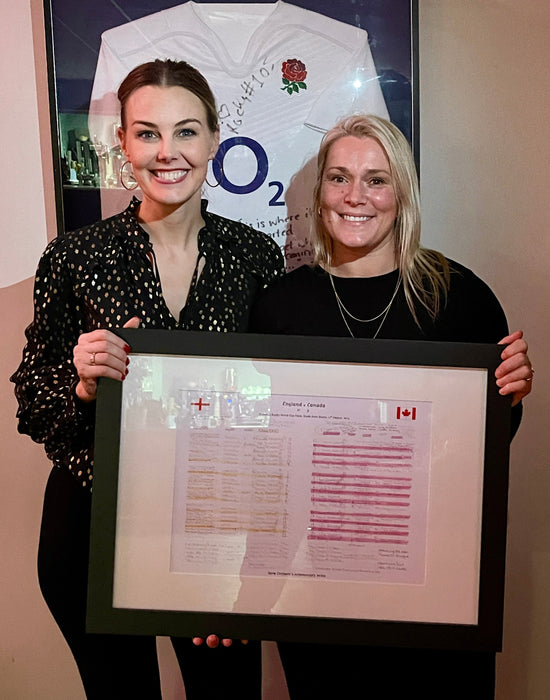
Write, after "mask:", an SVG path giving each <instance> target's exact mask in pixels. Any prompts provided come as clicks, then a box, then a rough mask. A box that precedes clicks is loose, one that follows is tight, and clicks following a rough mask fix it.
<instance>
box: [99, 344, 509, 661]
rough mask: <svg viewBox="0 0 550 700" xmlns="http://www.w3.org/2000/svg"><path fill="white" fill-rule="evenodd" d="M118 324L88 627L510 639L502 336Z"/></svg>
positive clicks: (102, 405)
mask: <svg viewBox="0 0 550 700" xmlns="http://www.w3.org/2000/svg"><path fill="white" fill-rule="evenodd" d="M120 333H121V335H122V336H123V337H124V338H125V339H126V341H127V342H128V344H129V345H130V346H131V347H132V354H131V359H130V373H129V374H128V376H127V378H126V380H125V381H124V382H117V381H114V380H102V381H101V383H100V387H99V394H98V401H97V421H96V448H95V467H94V469H95V476H94V489H93V505H92V535H91V555H90V579H89V601H88V629H89V630H90V631H92V632H117V633H130V634H134V633H135V634H162V635H176V636H195V635H206V634H209V633H213V632H214V633H219V634H221V635H223V636H229V637H234V638H248V639H277V640H296V641H308V640H309V641H314V640H315V641H325V640H326V641H329V640H330V641H334V640H335V639H337V640H339V641H341V642H343V643H365V644H376V645H402V646H420V647H426V648H429V647H441V648H468V649H486V650H496V649H498V648H500V644H501V635H502V607H503V589H504V557H505V532H506V504H507V483H508V448H509V430H510V410H509V406H510V401H509V400H507V399H505V398H503V397H501V396H500V395H499V394H498V390H497V387H496V384H495V382H494V377H493V375H494V370H495V369H496V367H497V365H498V363H499V361H500V359H499V355H500V349H499V348H498V346H496V345H472V344H460V343H435V342H409V341H387V340H376V341H371V340H359V339H349V338H312V337H293V336H268V335H252V334H250V335H246V334H230V333H227V334H225V333H206V332H204V333H198V332H184V331H155V330H133V331H132V330H123V331H121V332H120Z"/></svg>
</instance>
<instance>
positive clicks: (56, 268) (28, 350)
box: [11, 199, 284, 487]
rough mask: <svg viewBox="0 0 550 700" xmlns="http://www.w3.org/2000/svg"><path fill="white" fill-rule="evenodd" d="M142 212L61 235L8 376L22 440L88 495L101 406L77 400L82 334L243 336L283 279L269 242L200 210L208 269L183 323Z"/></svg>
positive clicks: (49, 254)
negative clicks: (135, 331)
mask: <svg viewBox="0 0 550 700" xmlns="http://www.w3.org/2000/svg"><path fill="white" fill-rule="evenodd" d="M138 206H139V201H138V200H137V199H134V200H133V201H132V203H131V204H130V206H129V207H128V209H126V211H124V212H122V213H121V214H118V215H116V216H114V217H111V218H110V219H106V220H104V221H100V222H98V223H96V224H94V225H92V226H88V227H85V228H82V229H79V230H78V231H75V232H73V233H68V234H65V235H62V236H59V237H58V238H56V239H55V240H53V241H52V242H51V243H50V245H49V246H48V247H47V248H46V250H45V252H44V254H43V256H42V258H41V260H40V263H39V266H38V270H37V273H36V278H35V288H34V319H33V321H32V323H31V325H30V326H29V327H28V328H27V330H26V331H25V335H26V337H27V344H26V346H25V349H24V351H23V359H22V362H21V364H20V366H19V368H18V369H17V371H16V372H15V373H14V375H13V376H12V377H11V381H12V382H14V383H15V385H16V386H15V394H16V397H17V400H18V402H19V410H18V412H17V417H18V419H19V424H18V429H19V432H21V433H26V434H28V435H30V436H31V437H32V439H33V440H35V441H36V442H39V443H43V444H44V447H45V450H46V454H47V455H48V457H49V458H50V459H51V460H52V461H53V463H54V464H55V465H56V466H59V467H62V468H67V469H69V470H70V471H71V472H72V473H73V474H74V476H75V477H76V478H77V479H78V480H79V482H80V483H81V484H82V485H83V486H84V487H89V486H90V484H91V481H92V472H93V434H94V412H95V406H94V403H93V402H92V404H83V403H81V402H80V401H79V400H78V399H77V398H76V395H75V393H74V390H75V386H76V384H77V383H78V377H77V374H76V370H75V368H74V365H73V362H72V351H73V347H74V346H75V345H76V343H77V341H78V337H79V336H80V335H81V333H86V332H89V331H92V330H94V329H96V328H117V327H121V326H122V325H123V324H124V323H125V322H126V321H127V320H128V319H130V318H132V316H139V318H140V319H141V327H149V328H167V329H175V330H177V329H183V330H209V331H219V332H243V331H246V330H247V326H248V317H249V311H250V306H251V304H252V302H253V300H254V298H255V296H256V294H257V292H259V291H260V290H261V289H263V288H265V287H266V286H267V285H268V284H269V282H270V281H272V280H273V279H274V278H275V277H277V276H278V275H281V274H283V272H284V269H283V258H282V254H281V251H280V249H279V247H278V246H277V244H276V243H274V242H273V240H272V239H270V238H269V237H268V236H265V235H264V234H262V233H259V232H258V231H255V230H254V229H251V228H249V227H248V226H246V225H244V224H241V223H238V222H235V221H231V220H229V219H224V218H222V217H220V216H216V215H214V214H210V213H209V212H208V211H207V210H206V202H203V203H202V216H203V219H204V221H205V227H204V228H203V229H202V230H201V231H200V232H199V238H198V245H199V258H202V259H204V268H203V269H202V271H201V274H200V277H199V278H198V279H197V275H196V274H195V277H194V278H193V281H192V283H191V289H190V291H189V296H188V299H187V303H186V304H185V306H184V308H183V309H182V310H181V313H180V316H179V318H178V319H176V318H174V317H173V316H172V314H171V313H170V311H169V310H168V307H167V306H166V304H165V301H164V298H163V296H162V288H161V284H160V280H159V278H158V275H157V274H156V265H155V264H154V250H153V247H152V245H151V243H150V241H149V237H148V235H147V234H146V233H145V231H144V230H143V229H142V228H141V226H140V225H139V223H138V220H137V217H136V210H137V208H138Z"/></svg>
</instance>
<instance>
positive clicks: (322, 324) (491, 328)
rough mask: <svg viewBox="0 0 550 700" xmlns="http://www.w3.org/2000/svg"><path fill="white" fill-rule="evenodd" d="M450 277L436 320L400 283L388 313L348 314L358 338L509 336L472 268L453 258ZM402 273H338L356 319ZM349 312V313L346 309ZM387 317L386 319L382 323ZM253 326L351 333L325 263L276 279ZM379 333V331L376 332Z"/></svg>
mask: <svg viewBox="0 0 550 700" xmlns="http://www.w3.org/2000/svg"><path fill="white" fill-rule="evenodd" d="M448 263H449V267H450V271H451V275H450V288H449V290H448V294H447V299H446V301H445V303H444V304H443V305H442V309H441V311H440V313H439V315H438V317H437V318H436V319H435V320H432V319H431V317H430V316H429V314H428V312H427V311H426V310H425V309H424V308H423V307H422V306H421V305H420V304H417V305H416V307H415V310H416V313H417V316H418V321H419V324H420V325H418V324H417V323H416V322H415V320H414V318H413V315H412V314H411V311H410V309H409V307H408V305H407V301H406V299H405V294H404V292H403V286H402V285H401V286H400V288H399V290H398V291H397V294H396V295H395V298H394V300H393V302H392V304H391V306H390V308H389V311H388V313H387V315H386V316H385V318H384V314H382V316H380V317H378V318H376V319H375V320H373V321H371V322H369V323H360V322H358V321H355V320H353V319H352V318H350V317H349V316H347V315H346V320H347V323H348V325H349V327H350V330H351V332H352V333H353V335H354V336H355V337H357V338H372V337H373V336H375V335H376V337H377V338H387V339H394V340H438V341H445V342H463V343H498V342H499V341H500V340H501V339H502V338H503V337H505V336H506V335H507V334H508V324H507V321H506V316H505V314H504V311H503V310H502V307H501V305H500V303H499V301H498V299H497V298H496V296H495V295H494V293H493V292H492V291H491V289H490V288H489V287H488V286H487V284H485V282H483V281H482V280H481V279H480V278H479V277H477V276H476V275H475V274H474V273H473V272H472V271H471V270H469V269H468V268H466V267H464V266H463V265H460V264H459V263H457V262H454V261H452V260H449V261H448ZM397 280H398V271H397V270H394V271H393V272H390V273H388V274H385V275H380V276H377V277H345V278H344V277H335V278H334V284H335V287H336V292H337V294H338V296H339V297H340V299H341V301H342V303H343V305H344V306H345V307H346V309H348V310H349V311H350V312H351V313H352V314H353V315H354V316H356V317H357V318H362V319H368V318H372V317H374V316H377V315H378V314H379V313H380V312H381V311H382V310H383V309H384V308H385V307H386V305H387V304H388V302H389V301H390V299H391V298H392V295H393V294H394V292H395V289H396V285H397ZM344 315H345V312H344ZM382 319H384V321H383V323H381V322H382ZM250 330H251V331H254V332H257V333H277V334H279V333H285V334H291V335H317V336H332V337H339V336H343V337H345V336H349V332H350V330H348V328H347V326H346V324H345V322H344V320H343V316H342V313H341V312H340V311H339V308H338V303H337V301H336V297H335V294H334V290H333V288H332V285H331V282H330V277H329V275H328V274H327V272H325V271H324V270H323V269H322V268H321V267H309V266H305V265H304V266H303V267H300V268H298V269H296V270H293V271H292V272H290V273H289V274H288V275H285V276H284V277H283V278H281V279H279V280H276V281H274V282H273V284H272V285H271V286H270V287H269V288H268V289H266V290H265V292H262V293H261V294H260V295H259V296H258V298H257V300H256V302H255V304H254V306H253V309H252V313H251V318H250ZM377 331H378V332H377ZM521 414H522V407H521V404H519V405H518V406H516V407H514V408H513V409H512V426H511V429H512V435H514V434H515V432H516V430H517V428H518V427H519V423H520V421H521Z"/></svg>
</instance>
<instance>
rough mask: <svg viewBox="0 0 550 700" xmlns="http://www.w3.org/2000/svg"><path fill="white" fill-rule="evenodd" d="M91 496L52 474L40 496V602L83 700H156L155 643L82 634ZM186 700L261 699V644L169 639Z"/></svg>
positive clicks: (67, 478)
mask: <svg viewBox="0 0 550 700" xmlns="http://www.w3.org/2000/svg"><path fill="white" fill-rule="evenodd" d="M90 508H91V495H90V493H89V492H88V491H86V490H85V489H83V488H82V487H81V486H80V484H78V483H77V481H76V479H75V478H74V477H73V476H71V474H69V473H68V472H67V471H64V470H62V469H58V468H56V467H54V468H53V470H52V472H51V474H50V477H49V479H48V484H47V486H46V493H45V496H44V510H43V514H42V527H41V531H40V544H39V549H38V578H39V582H40V588H41V590H42V595H43V596H44V599H45V601H46V603H47V604H48V607H49V609H50V611H51V613H52V615H53V617H54V619H55V621H56V623H57V624H58V626H59V628H60V630H61V632H62V633H63V636H64V637H65V639H66V641H67V643H68V645H69V647H70V649H71V652H72V654H73V656H74V659H75V661H76V664H77V666H78V670H79V672H80V676H81V678H82V682H83V685H84V689H85V692H86V697H87V698H88V699H89V700H95V699H96V698H97V699H98V700H99V699H101V700H109V699H110V698H113V699H114V698H117V700H120V698H130V697H136V698H147V700H157V699H158V700H160V698H161V692H160V676H159V670H158V662H157V654H156V641H155V638H154V637H138V636H128V635H110V634H88V633H86V631H85V616H86V589H87V581H88V551H89V536H90ZM172 644H173V646H174V650H175V652H176V656H177V659H178V663H179V666H180V669H181V672H182V675H183V681H184V684H185V691H186V694H187V698H188V700H199V699H200V700H207V699H208V698H216V700H219V698H220V697H228V696H230V697H231V696H233V695H235V696H238V697H240V698H243V699H246V700H258V699H259V698H260V697H261V646H260V643H259V642H250V643H249V644H248V645H246V646H244V645H242V644H240V643H238V644H235V643H234V644H233V646H232V647H229V648H224V647H221V645H220V647H218V648H217V649H208V648H207V647H206V645H205V644H203V645H202V646H200V647H196V646H194V645H193V644H192V642H191V640H190V639H175V638H172Z"/></svg>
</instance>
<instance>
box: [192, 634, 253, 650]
mask: <svg viewBox="0 0 550 700" xmlns="http://www.w3.org/2000/svg"><path fill="white" fill-rule="evenodd" d="M204 641H205V640H204V639H203V638H202V637H193V644H194V645H195V646H197V647H198V646H200V645H201V644H203V643H204ZM220 642H221V644H222V646H224V647H230V646H231V645H232V644H233V640H232V639H228V638H227V637H224V638H222V639H220V638H219V637H218V635H216V634H209V635H208V637H206V646H207V647H209V648H210V649H215V648H216V647H217V646H219V644H220ZM241 644H248V639H241Z"/></svg>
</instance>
